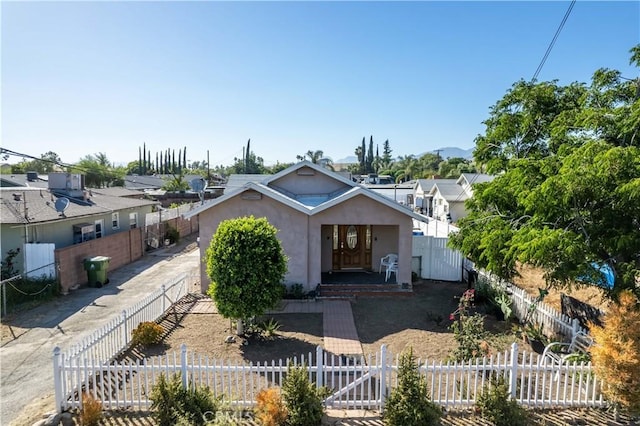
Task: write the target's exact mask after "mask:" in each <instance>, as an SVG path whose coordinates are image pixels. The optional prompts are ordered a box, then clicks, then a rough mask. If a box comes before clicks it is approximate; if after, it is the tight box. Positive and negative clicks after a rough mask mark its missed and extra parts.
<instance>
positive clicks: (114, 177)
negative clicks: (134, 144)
mask: <svg viewBox="0 0 640 426" xmlns="http://www.w3.org/2000/svg"><path fill="white" fill-rule="evenodd" d="M71 171H72V172H74V173H82V174H83V175H84V184H85V186H87V187H93V188H102V187H104V186H112V185H114V184H122V182H123V178H124V172H125V171H124V169H122V168H119V169H118V168H115V167H113V166H112V164H111V162H110V161H109V159H108V158H107V155H106V154H105V153H103V152H99V153H97V154H94V155H91V154H90V155H86V156H84V157H83V158H82V159H80V161H78V162H77V163H76V164H74V165H73V166H72V167H71Z"/></svg>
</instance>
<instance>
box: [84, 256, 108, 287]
mask: <svg viewBox="0 0 640 426" xmlns="http://www.w3.org/2000/svg"><path fill="white" fill-rule="evenodd" d="M110 260H111V258H110V257H107V256H94V257H88V258H86V259H85V260H84V269H85V270H86V271H87V278H88V279H89V286H91V287H102V286H103V285H105V284H107V283H108V282H109V278H107V269H108V268H109V261H110Z"/></svg>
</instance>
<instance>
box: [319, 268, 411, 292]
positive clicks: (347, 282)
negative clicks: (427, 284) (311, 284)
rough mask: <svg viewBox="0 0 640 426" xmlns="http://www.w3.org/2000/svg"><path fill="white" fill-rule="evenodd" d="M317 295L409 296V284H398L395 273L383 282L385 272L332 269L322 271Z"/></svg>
mask: <svg viewBox="0 0 640 426" xmlns="http://www.w3.org/2000/svg"><path fill="white" fill-rule="evenodd" d="M318 290H319V294H318V296H319V297H330V298H355V297H358V296H410V295H412V294H413V290H412V289H411V286H407V285H405V286H402V285H400V284H398V282H397V278H396V276H395V274H391V276H390V277H389V280H388V281H387V282H385V273H384V272H382V273H378V272H374V271H366V270H359V271H332V272H324V273H322V283H321V284H320V285H319V286H318Z"/></svg>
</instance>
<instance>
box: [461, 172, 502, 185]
mask: <svg viewBox="0 0 640 426" xmlns="http://www.w3.org/2000/svg"><path fill="white" fill-rule="evenodd" d="M494 178H495V176H492V175H486V174H484V173H462V174H461V175H460V177H459V178H458V180H457V181H456V183H457V184H458V185H463V184H464V183H465V182H466V183H467V184H468V185H473V184H474V183H484V182H491V181H492V180H493V179H494Z"/></svg>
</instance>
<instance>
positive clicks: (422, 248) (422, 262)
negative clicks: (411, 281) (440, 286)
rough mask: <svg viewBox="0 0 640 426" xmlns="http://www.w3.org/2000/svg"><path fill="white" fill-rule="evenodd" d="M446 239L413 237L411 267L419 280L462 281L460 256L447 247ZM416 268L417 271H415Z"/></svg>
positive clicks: (423, 236)
mask: <svg viewBox="0 0 640 426" xmlns="http://www.w3.org/2000/svg"><path fill="white" fill-rule="evenodd" d="M448 241H449V239H448V238H439V237H433V236H429V235H414V236H413V246H412V251H411V255H412V257H413V259H414V260H416V262H415V263H414V266H412V268H414V269H413V272H416V273H417V274H418V275H419V276H420V278H422V279H427V280H438V281H461V280H462V260H463V256H462V254H461V253H460V252H459V251H457V250H452V249H450V248H449V247H447V242H448ZM415 268H417V270H416V269H415Z"/></svg>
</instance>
